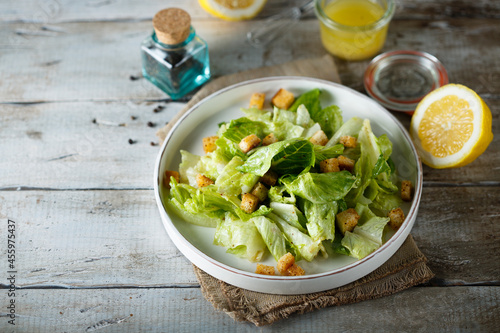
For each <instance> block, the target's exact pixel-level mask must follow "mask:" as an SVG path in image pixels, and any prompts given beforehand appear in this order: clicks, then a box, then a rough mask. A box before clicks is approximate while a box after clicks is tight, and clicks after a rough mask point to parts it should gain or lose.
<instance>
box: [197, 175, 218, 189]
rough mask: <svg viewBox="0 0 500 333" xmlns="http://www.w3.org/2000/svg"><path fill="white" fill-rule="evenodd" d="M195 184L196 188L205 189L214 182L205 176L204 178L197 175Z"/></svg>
mask: <svg viewBox="0 0 500 333" xmlns="http://www.w3.org/2000/svg"><path fill="white" fill-rule="evenodd" d="M196 183H197V184H198V187H205V186H208V185H212V184H213V183H214V181H213V180H212V179H210V178H208V177H207V176H204V175H202V174H197V175H196Z"/></svg>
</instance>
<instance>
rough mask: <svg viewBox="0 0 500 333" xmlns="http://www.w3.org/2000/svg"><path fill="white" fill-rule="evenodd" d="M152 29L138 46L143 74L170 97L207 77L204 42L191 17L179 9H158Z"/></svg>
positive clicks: (191, 88) (208, 70) (174, 98)
mask: <svg viewBox="0 0 500 333" xmlns="http://www.w3.org/2000/svg"><path fill="white" fill-rule="evenodd" d="M153 26H154V29H155V30H154V31H153V32H152V34H151V35H150V36H149V37H147V38H146V39H145V40H144V41H143V42H142V45H141V56H142V74H143V75H144V77H145V78H146V79H148V80H149V81H151V82H152V83H153V84H154V85H155V86H157V87H158V88H160V89H161V90H163V91H164V92H165V93H167V94H168V95H169V96H170V98H172V99H173V100H176V99H179V98H181V97H183V96H185V95H186V94H187V93H189V92H191V91H193V90H194V89H195V88H197V87H199V86H201V85H202V84H204V83H205V82H207V81H208V80H209V79H210V65H209V57H208V46H207V43H206V42H205V41H204V40H203V39H201V38H200V37H199V36H197V35H196V32H195V30H194V28H193V27H192V26H191V17H190V16H189V14H188V13H187V12H185V11H184V10H182V9H178V8H169V9H165V10H162V11H160V12H158V13H157V14H156V15H155V17H154V18H153Z"/></svg>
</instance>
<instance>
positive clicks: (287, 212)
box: [269, 202, 307, 232]
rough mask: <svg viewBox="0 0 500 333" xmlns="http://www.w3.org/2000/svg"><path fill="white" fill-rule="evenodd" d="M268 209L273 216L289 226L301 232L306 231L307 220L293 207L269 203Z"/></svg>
mask: <svg viewBox="0 0 500 333" xmlns="http://www.w3.org/2000/svg"><path fill="white" fill-rule="evenodd" d="M269 207H270V208H272V210H273V213H274V214H276V215H278V216H279V217H281V218H282V219H283V220H285V221H286V222H288V223H289V224H290V225H292V226H294V227H295V228H297V229H299V230H300V231H302V232H306V231H307V230H306V223H307V220H306V218H305V216H304V214H302V212H301V211H300V210H299V209H298V208H297V207H296V206H295V205H292V204H285V203H280V202H271V203H270V204H269Z"/></svg>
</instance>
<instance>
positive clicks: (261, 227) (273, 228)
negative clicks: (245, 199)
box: [250, 216, 287, 261]
mask: <svg viewBox="0 0 500 333" xmlns="http://www.w3.org/2000/svg"><path fill="white" fill-rule="evenodd" d="M250 221H251V222H253V223H254V224H255V226H256V227H257V230H258V231H259V233H260V235H261V237H262V239H263V240H264V243H266V246H267V249H268V250H269V252H271V254H272V255H273V257H274V259H276V261H278V260H279V259H280V258H281V257H282V256H284V255H285V254H286V253H287V249H286V240H285V237H284V236H283V233H282V232H281V229H280V228H279V227H278V226H277V225H276V223H275V222H273V221H272V220H270V219H268V218H267V217H265V216H258V217H254V218H252V219H251V220H250Z"/></svg>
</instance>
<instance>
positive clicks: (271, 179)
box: [259, 170, 278, 186]
mask: <svg viewBox="0 0 500 333" xmlns="http://www.w3.org/2000/svg"><path fill="white" fill-rule="evenodd" d="M259 181H260V182H262V183H264V184H266V185H268V186H274V185H275V184H276V182H277V181H278V174H277V173H276V172H274V171H272V170H268V171H267V172H266V173H265V174H264V176H262V177H260V179H259Z"/></svg>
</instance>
